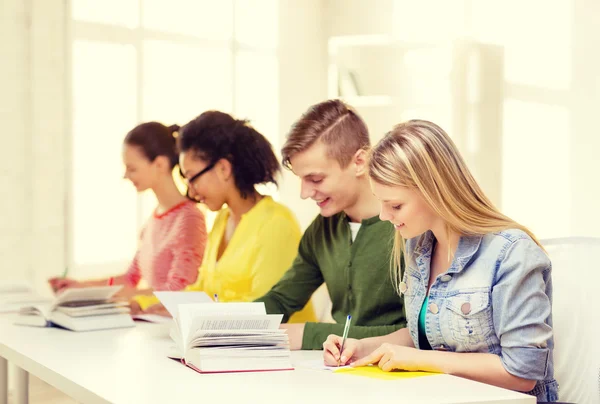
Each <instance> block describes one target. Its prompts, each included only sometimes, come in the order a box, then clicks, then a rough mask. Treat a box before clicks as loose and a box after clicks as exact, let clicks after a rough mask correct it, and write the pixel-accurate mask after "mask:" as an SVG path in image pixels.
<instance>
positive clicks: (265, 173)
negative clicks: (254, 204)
mask: <svg viewBox="0 0 600 404" xmlns="http://www.w3.org/2000/svg"><path fill="white" fill-rule="evenodd" d="M177 144H178V146H179V152H180V153H183V152H188V151H191V152H192V153H193V154H194V155H195V156H196V157H198V158H200V159H202V160H204V161H208V162H209V163H213V162H216V161H218V160H220V159H226V160H228V161H229V162H230V163H231V166H232V168H233V176H234V179H235V185H236V187H237V189H238V190H239V192H240V195H241V196H242V198H244V199H245V198H247V197H248V196H249V195H252V194H253V193H254V192H255V188H254V187H255V186H256V185H257V184H266V183H270V182H272V183H274V184H275V185H277V181H276V179H275V177H276V175H277V174H278V172H279V171H280V170H281V167H280V165H279V162H278V161H277V157H275V153H274V152H273V147H272V146H271V143H269V141H268V140H267V139H266V138H265V137H264V136H263V135H261V134H260V133H259V132H258V131H257V130H256V129H254V128H253V127H252V126H251V125H250V124H249V123H248V121H246V120H242V119H235V118H233V117H232V116H231V115H229V114H226V113H224V112H220V111H206V112H204V113H202V114H201V115H199V116H198V117H196V118H195V119H193V120H192V121H190V122H189V123H187V124H186V125H184V126H183V127H182V128H181V129H180V131H179V136H178V138H177Z"/></svg>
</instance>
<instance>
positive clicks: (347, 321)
mask: <svg viewBox="0 0 600 404" xmlns="http://www.w3.org/2000/svg"><path fill="white" fill-rule="evenodd" d="M351 321H352V316H351V315H350V314H348V317H346V325H345V326H344V334H343V335H342V346H341V347H340V358H339V359H338V366H340V365H341V361H342V352H344V344H345V343H346V338H348V330H349V329H350V322H351Z"/></svg>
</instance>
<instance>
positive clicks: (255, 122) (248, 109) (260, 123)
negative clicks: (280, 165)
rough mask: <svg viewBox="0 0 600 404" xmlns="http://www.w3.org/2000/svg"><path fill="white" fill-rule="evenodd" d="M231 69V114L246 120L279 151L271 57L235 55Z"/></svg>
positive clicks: (275, 70)
mask: <svg viewBox="0 0 600 404" xmlns="http://www.w3.org/2000/svg"><path fill="white" fill-rule="evenodd" d="M235 60H236V65H235V79H236V88H235V114H236V115H237V117H239V118H245V119H249V120H250V122H251V123H252V126H254V127H255V128H256V129H257V130H258V131H259V132H261V133H262V134H263V135H264V136H265V137H266V138H267V139H269V141H270V142H271V144H272V145H273V148H274V149H275V151H276V152H278V151H279V133H278V129H277V126H278V124H279V123H278V120H277V116H278V114H279V108H278V106H279V86H278V79H277V76H278V68H277V58H276V57H275V56H274V55H268V54H260V53H254V52H239V53H238V54H237V55H236V58H235Z"/></svg>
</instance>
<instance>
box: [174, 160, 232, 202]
mask: <svg viewBox="0 0 600 404" xmlns="http://www.w3.org/2000/svg"><path fill="white" fill-rule="evenodd" d="M179 167H180V168H181V172H182V173H183V175H184V177H185V179H186V182H187V185H188V192H189V195H190V197H192V198H194V199H195V200H197V201H198V202H200V203H203V204H205V205H206V206H207V207H208V208H209V209H210V210H212V211H213V212H215V211H218V210H219V209H221V208H222V207H223V204H225V202H226V199H227V197H226V195H227V192H228V190H229V188H230V187H231V183H232V181H228V178H229V177H230V176H231V165H229V164H228V162H226V161H225V160H223V159H221V160H219V161H218V162H217V163H216V164H215V165H214V166H213V167H212V168H211V167H210V163H209V162H208V161H204V160H202V159H200V158H198V157H197V156H196V155H195V154H194V151H192V150H189V151H186V152H183V153H181V154H180V155H179ZM203 170H206V171H205V172H204V173H203V174H201V175H200V176H197V174H198V173H200V172H202V171H203ZM194 177H195V178H194Z"/></svg>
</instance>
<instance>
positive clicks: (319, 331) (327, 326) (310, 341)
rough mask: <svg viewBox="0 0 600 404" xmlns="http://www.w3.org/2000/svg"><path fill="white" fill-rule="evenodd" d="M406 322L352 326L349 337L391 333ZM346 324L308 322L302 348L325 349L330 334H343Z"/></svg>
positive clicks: (367, 336)
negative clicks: (324, 344) (324, 343)
mask: <svg viewBox="0 0 600 404" xmlns="http://www.w3.org/2000/svg"><path fill="white" fill-rule="evenodd" d="M405 326H406V325H405V324H395V325H378V326H351V327H350V330H349V331H348V338H356V339H362V338H369V337H379V336H381V335H387V334H391V333H393V332H394V331H397V330H399V329H400V328H404V327H405ZM343 333H344V324H337V323H335V324H334V323H306V325H305V326H304V336H303V337H302V349H323V342H325V340H326V339H327V337H328V336H329V335H330V334H335V335H342V334H343Z"/></svg>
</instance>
